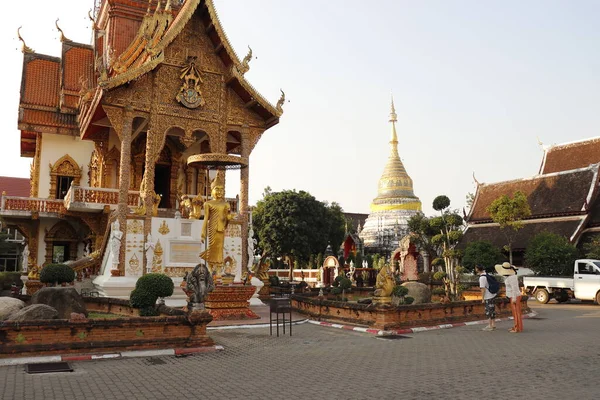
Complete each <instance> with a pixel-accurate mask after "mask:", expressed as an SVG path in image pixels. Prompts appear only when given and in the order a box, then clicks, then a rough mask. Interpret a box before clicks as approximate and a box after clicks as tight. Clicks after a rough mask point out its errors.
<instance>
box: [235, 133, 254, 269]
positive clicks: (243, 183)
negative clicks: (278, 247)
mask: <svg viewBox="0 0 600 400" xmlns="http://www.w3.org/2000/svg"><path fill="white" fill-rule="evenodd" d="M248 135H249V132H248V125H244V126H243V127H242V151H241V156H242V158H245V159H247V160H250V154H249V153H250V148H249V147H250V146H248ZM249 180H250V162H248V165H247V166H246V167H242V169H241V170H240V197H239V200H238V201H239V205H238V207H239V213H240V216H241V220H242V272H243V271H245V270H247V269H249V268H252V265H248V218H249V213H248V189H249Z"/></svg>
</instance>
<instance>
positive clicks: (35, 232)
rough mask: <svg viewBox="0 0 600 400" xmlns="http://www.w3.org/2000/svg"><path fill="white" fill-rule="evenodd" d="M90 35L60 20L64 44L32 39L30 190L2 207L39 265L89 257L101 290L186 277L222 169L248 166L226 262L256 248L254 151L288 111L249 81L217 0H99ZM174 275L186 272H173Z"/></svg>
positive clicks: (25, 99)
mask: <svg viewBox="0 0 600 400" xmlns="http://www.w3.org/2000/svg"><path fill="white" fill-rule="evenodd" d="M95 4H96V5H97V7H96V9H95V11H94V15H91V14H90V16H89V17H90V19H91V20H92V25H93V28H92V29H93V38H92V43H91V44H82V43H77V42H74V41H72V40H70V39H68V38H67V37H66V35H65V34H64V33H63V31H62V30H60V27H59V26H58V25H57V29H58V30H59V31H60V34H61V42H62V53H61V56H60V57H52V56H47V55H43V54H38V53H36V52H35V51H34V50H33V49H32V48H30V47H28V46H27V45H26V44H25V41H24V40H23V39H22V38H21V36H19V38H20V39H21V40H22V42H23V53H24V59H23V76H22V84H21V97H20V104H19V110H18V112H19V118H18V128H19V130H20V132H21V156H22V157H31V158H32V164H31V193H30V196H29V197H23V196H8V195H5V196H3V198H2V209H1V211H0V214H1V215H2V218H3V219H4V220H5V221H6V222H7V223H8V224H10V225H12V226H14V227H16V228H17V229H18V230H19V231H20V232H22V234H23V235H24V236H25V238H26V241H27V249H26V250H27V254H29V257H28V260H27V262H26V263H25V265H24V267H25V268H29V270H30V277H32V278H35V277H36V274H37V273H38V272H39V269H41V268H42V267H43V266H45V265H47V264H49V263H52V262H64V261H69V260H71V261H72V260H78V259H82V258H83V257H84V256H85V259H86V260H87V261H86V262H84V263H80V264H78V265H80V267H78V268H79V271H78V272H79V273H82V271H83V272H87V273H90V272H95V271H97V273H98V274H99V276H98V277H97V278H96V280H95V281H94V284H95V286H96V289H97V290H99V291H100V293H101V294H103V295H111V296H117V297H118V296H128V294H129V291H130V290H131V288H132V287H133V285H134V284H135V281H136V280H137V278H138V277H139V276H141V275H142V274H144V273H146V272H149V271H160V272H164V273H166V274H168V275H170V276H172V277H182V276H183V275H184V273H185V272H186V271H189V270H191V268H193V267H194V265H196V264H197V263H198V262H200V258H199V256H198V254H199V253H200V251H201V250H202V249H201V244H200V232H201V228H202V223H203V221H202V217H203V211H202V204H203V202H204V201H205V200H206V199H207V192H209V190H207V188H209V187H210V182H211V179H213V178H214V176H215V170H217V169H219V170H224V169H228V168H232V167H235V168H241V172H240V177H241V178H240V179H241V182H240V184H241V185H240V187H241V189H240V193H239V194H238V195H237V196H235V197H234V198H229V199H228V201H229V202H230V205H231V209H232V211H234V212H236V213H238V214H239V217H238V218H237V219H236V221H234V222H235V223H232V224H230V225H229V226H228V228H227V231H226V241H225V250H224V252H225V254H224V257H225V264H226V265H227V267H228V268H229V271H230V272H231V273H232V274H234V275H235V279H236V280H237V281H239V280H240V275H241V271H242V270H243V268H244V267H245V264H246V262H247V260H248V257H247V254H246V252H247V249H246V246H245V245H242V244H243V243H246V242H247V235H248V185H249V156H250V153H251V152H252V150H253V149H254V147H255V146H256V144H257V142H258V140H259V139H260V137H261V136H262V134H263V133H264V132H265V131H266V130H267V129H269V128H270V127H272V126H274V125H276V124H277V123H278V122H279V117H280V116H281V115H282V112H283V110H282V105H283V102H284V95H283V92H282V97H281V98H280V100H279V102H278V103H277V105H275V106H274V105H272V104H271V103H269V102H268V101H267V100H266V99H265V98H264V97H263V96H261V94H260V93H258V92H257V91H256V89H254V87H253V86H252V85H250V83H249V82H248V81H247V80H246V78H245V77H244V74H245V73H246V72H247V71H248V69H249V61H250V59H251V51H250V53H249V54H248V55H247V56H246V57H245V58H244V59H243V60H240V58H239V57H238V56H237V54H236V53H235V51H234V50H233V48H232V46H231V44H230V42H229V40H228V39H227V36H226V35H225V31H224V29H223V27H222V26H221V23H220V22H219V18H218V16H217V12H216V10H215V6H214V4H213V1H212V0H185V1H174V0H173V1H171V0H166V1H162V0H150V1H148V0H101V1H96V2H95ZM177 283H178V282H177V280H176V284H177Z"/></svg>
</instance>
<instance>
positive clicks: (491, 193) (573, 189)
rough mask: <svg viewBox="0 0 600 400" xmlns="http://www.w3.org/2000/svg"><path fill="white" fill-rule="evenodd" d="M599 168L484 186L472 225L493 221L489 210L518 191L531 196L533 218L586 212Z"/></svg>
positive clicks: (471, 216)
mask: <svg viewBox="0 0 600 400" xmlns="http://www.w3.org/2000/svg"><path fill="white" fill-rule="evenodd" d="M597 173H598V165H595V166H593V167H589V168H585V169H578V170H573V171H566V172H561V173H556V174H549V175H538V176H535V177H533V178H529V179H519V180H514V181H506V182H498V183H493V184H482V185H480V186H479V188H478V189H477V195H476V198H475V204H473V210H472V212H471V214H470V215H469V222H482V221H490V220H491V218H490V216H489V214H488V212H487V211H486V209H487V207H488V206H489V205H490V204H491V203H492V202H493V201H494V200H496V199H497V198H499V197H500V196H502V195H508V196H510V197H512V196H513V195H514V193H515V192H516V191H518V190H520V191H521V192H523V193H524V194H525V195H526V196H527V201H528V202H529V207H530V208H531V217H532V218H536V217H538V218H539V217H542V216H552V215H566V214H578V213H585V211H582V209H583V207H584V204H585V203H586V201H588V196H589V194H590V190H591V189H592V188H593V187H594V185H595V184H596V183H597V181H598V176H597Z"/></svg>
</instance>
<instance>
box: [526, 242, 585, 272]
mask: <svg viewBox="0 0 600 400" xmlns="http://www.w3.org/2000/svg"><path fill="white" fill-rule="evenodd" d="M576 259H577V249H576V248H575V246H573V245H572V244H571V243H569V241H568V240H567V239H566V238H564V237H563V236H560V235H557V234H555V233H549V232H542V233H538V234H537V235H535V236H534V237H533V238H532V239H531V240H530V241H529V244H528V245H527V249H526V251H525V266H526V267H527V268H530V269H531V270H532V271H533V272H535V273H536V274H539V275H565V276H566V275H572V274H573V263H574V262H575V260H576Z"/></svg>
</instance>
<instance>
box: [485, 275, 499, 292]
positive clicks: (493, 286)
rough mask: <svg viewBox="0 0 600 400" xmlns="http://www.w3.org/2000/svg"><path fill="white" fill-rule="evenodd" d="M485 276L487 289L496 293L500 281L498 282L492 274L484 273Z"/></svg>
mask: <svg viewBox="0 0 600 400" xmlns="http://www.w3.org/2000/svg"><path fill="white" fill-rule="evenodd" d="M485 277H486V278H487V282H488V288H487V290H488V291H489V292H490V293H491V294H496V293H498V292H499V291H500V283H498V281H497V280H496V278H494V277H493V276H491V275H489V274H487V273H486V274H485Z"/></svg>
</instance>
